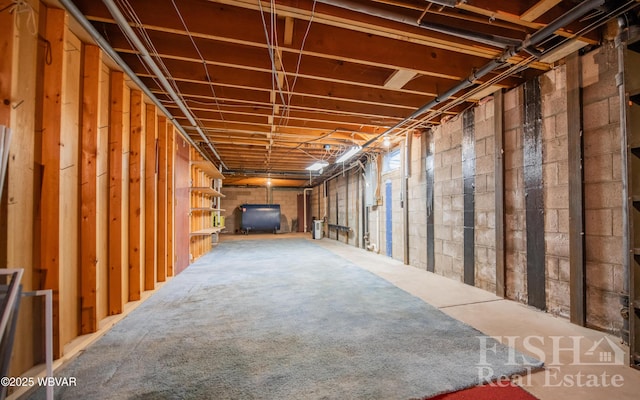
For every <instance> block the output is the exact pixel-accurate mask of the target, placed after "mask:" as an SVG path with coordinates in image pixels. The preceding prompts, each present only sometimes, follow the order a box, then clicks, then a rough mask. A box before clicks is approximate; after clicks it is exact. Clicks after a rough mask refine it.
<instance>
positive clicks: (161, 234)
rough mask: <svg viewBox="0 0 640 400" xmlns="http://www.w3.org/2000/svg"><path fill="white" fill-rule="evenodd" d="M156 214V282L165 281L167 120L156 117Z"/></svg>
mask: <svg viewBox="0 0 640 400" xmlns="http://www.w3.org/2000/svg"><path fill="white" fill-rule="evenodd" d="M157 179H158V188H157V193H158V199H157V204H158V212H157V224H156V226H157V230H156V232H157V243H158V246H157V252H156V254H157V257H158V260H157V272H156V277H157V281H158V282H164V281H165V280H166V279H167V119H166V118H165V117H163V116H158V174H157Z"/></svg>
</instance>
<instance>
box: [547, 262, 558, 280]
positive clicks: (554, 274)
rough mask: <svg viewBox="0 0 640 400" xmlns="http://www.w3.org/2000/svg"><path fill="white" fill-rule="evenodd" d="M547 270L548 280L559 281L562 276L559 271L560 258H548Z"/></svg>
mask: <svg viewBox="0 0 640 400" xmlns="http://www.w3.org/2000/svg"><path fill="white" fill-rule="evenodd" d="M545 269H546V272H547V278H549V279H555V280H557V279H558V277H559V276H560V273H559V271H558V269H559V268H558V257H551V256H547V257H546V258H545Z"/></svg>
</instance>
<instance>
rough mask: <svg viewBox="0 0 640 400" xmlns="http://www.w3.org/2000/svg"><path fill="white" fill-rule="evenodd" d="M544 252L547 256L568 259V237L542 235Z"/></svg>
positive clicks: (562, 234)
mask: <svg viewBox="0 0 640 400" xmlns="http://www.w3.org/2000/svg"><path fill="white" fill-rule="evenodd" d="M544 244H545V251H546V253H547V254H548V255H551V256H557V257H569V235H568V234H566V233H550V232H545V234H544Z"/></svg>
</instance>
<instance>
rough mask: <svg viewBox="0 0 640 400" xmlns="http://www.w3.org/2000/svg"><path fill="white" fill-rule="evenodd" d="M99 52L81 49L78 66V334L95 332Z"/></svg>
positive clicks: (96, 48) (89, 46)
mask: <svg viewBox="0 0 640 400" xmlns="http://www.w3.org/2000/svg"><path fill="white" fill-rule="evenodd" d="M100 53H101V52H100V49H99V48H98V47H97V46H93V45H84V54H83V63H82V64H83V65H82V132H81V135H80V140H81V143H82V151H81V152H80V154H81V164H80V171H81V174H80V175H81V176H80V188H81V189H80V191H81V202H82V204H81V209H80V210H81V218H80V278H81V284H80V288H81V291H80V296H81V297H80V310H81V318H80V333H81V334H86V333H91V332H95V331H96V330H97V329H98V321H97V318H98V313H97V297H96V294H97V263H98V255H97V249H98V242H97V234H98V229H97V224H98V218H97V205H98V197H97V186H98V185H97V178H98V174H97V162H98V117H99V116H98V110H99V102H100V72H101V66H102V65H101V64H102V57H101V54H100Z"/></svg>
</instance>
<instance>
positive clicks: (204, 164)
mask: <svg viewBox="0 0 640 400" xmlns="http://www.w3.org/2000/svg"><path fill="white" fill-rule="evenodd" d="M191 165H193V166H196V167H198V168H200V169H201V170H202V172H204V173H205V174H207V175H209V177H211V178H212V179H224V175H222V173H221V172H220V171H219V170H218V168H216V167H215V166H214V165H213V164H211V163H210V162H209V161H191Z"/></svg>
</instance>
